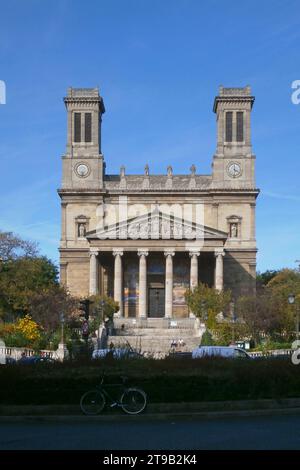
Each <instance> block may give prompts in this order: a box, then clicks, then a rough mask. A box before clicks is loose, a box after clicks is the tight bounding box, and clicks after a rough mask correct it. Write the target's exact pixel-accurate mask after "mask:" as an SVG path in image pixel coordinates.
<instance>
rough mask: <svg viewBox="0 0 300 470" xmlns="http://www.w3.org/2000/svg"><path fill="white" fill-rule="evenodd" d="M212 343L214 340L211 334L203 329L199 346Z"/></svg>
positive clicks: (211, 344)
mask: <svg viewBox="0 0 300 470" xmlns="http://www.w3.org/2000/svg"><path fill="white" fill-rule="evenodd" d="M213 345H214V340H213V337H212V334H211V333H210V332H209V331H208V330H205V331H204V333H203V335H202V338H201V346H213Z"/></svg>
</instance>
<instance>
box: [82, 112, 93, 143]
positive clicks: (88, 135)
mask: <svg viewBox="0 0 300 470" xmlns="http://www.w3.org/2000/svg"><path fill="white" fill-rule="evenodd" d="M84 119H85V121H84V140H85V142H92V113H85V116H84Z"/></svg>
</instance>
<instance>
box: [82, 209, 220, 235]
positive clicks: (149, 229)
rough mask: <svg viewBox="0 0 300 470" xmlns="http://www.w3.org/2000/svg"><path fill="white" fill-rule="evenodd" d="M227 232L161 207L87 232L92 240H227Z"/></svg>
mask: <svg viewBox="0 0 300 470" xmlns="http://www.w3.org/2000/svg"><path fill="white" fill-rule="evenodd" d="M227 236H228V235H227V233H225V232H222V231H220V230H216V229H214V228H211V227H207V226H205V225H201V224H197V223H195V222H190V221H187V220H184V219H182V218H179V217H175V216H170V215H169V214H165V213H163V212H160V211H158V210H154V211H153V212H149V213H147V214H144V215H140V216H137V217H132V218H129V219H126V220H122V221H121V222H117V223H115V224H110V225H107V226H104V227H100V228H98V229H97V230H92V231H90V232H88V233H87V234H86V238H87V239H88V240H91V239H95V238H98V239H102V240H103V239H121V240H126V239H130V240H139V239H140V240H148V239H153V240H159V239H162V240H197V239H198V240H201V239H202V240H203V239H219V240H226V239H227Z"/></svg>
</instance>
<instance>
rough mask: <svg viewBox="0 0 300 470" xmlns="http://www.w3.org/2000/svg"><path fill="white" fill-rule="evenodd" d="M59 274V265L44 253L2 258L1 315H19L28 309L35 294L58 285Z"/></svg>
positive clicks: (0, 281) (0, 277) (0, 283)
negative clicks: (35, 255)
mask: <svg viewBox="0 0 300 470" xmlns="http://www.w3.org/2000/svg"><path fill="white" fill-rule="evenodd" d="M57 275H58V270H57V267H56V266H55V265H54V264H53V262H52V261H51V260H49V259H48V258H46V257H44V256H42V257H28V256H22V257H19V258H15V259H9V260H7V261H2V263H1V276H0V316H2V317H4V319H5V315H6V317H8V318H9V317H11V318H15V317H16V316H22V315H25V314H26V313H28V312H29V309H30V302H31V298H32V296H33V295H35V294H36V293H38V292H40V291H42V290H43V289H47V288H49V287H51V286H55V285H57V284H58V281H57Z"/></svg>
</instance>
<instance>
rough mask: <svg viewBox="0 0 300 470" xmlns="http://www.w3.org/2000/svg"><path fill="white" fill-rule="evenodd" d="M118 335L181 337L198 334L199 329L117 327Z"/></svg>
mask: <svg viewBox="0 0 300 470" xmlns="http://www.w3.org/2000/svg"><path fill="white" fill-rule="evenodd" d="M115 335H116V336H151V337H153V336H168V337H175V338H181V337H182V336H184V337H190V336H196V335H197V330H195V329H194V328H193V329H183V328H156V329H155V331H153V328H125V329H124V330H122V329H120V328H117V329H115Z"/></svg>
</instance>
